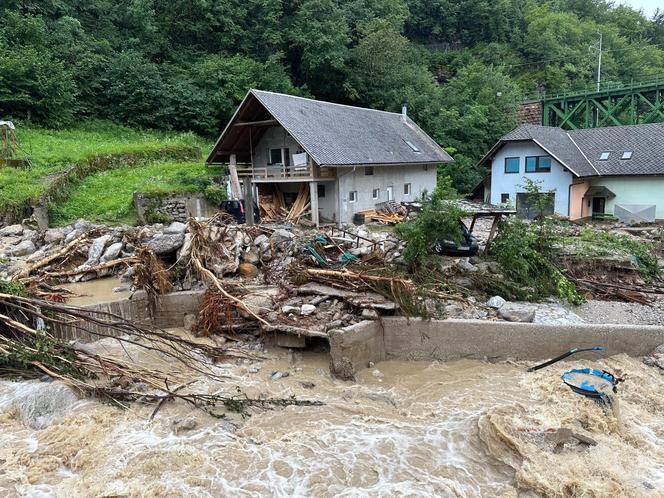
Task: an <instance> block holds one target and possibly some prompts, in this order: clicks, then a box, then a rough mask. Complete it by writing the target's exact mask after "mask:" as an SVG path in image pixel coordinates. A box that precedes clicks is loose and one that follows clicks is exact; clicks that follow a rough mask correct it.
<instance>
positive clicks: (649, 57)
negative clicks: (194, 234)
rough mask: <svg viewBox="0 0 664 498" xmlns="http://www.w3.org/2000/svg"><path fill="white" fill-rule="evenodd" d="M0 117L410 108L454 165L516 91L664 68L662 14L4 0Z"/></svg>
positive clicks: (527, 5) (506, 113) (171, 118)
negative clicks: (255, 93)
mask: <svg viewBox="0 0 664 498" xmlns="http://www.w3.org/2000/svg"><path fill="white" fill-rule="evenodd" d="M2 5H3V8H4V10H2V11H0V26H2V29H0V117H2V118H12V119H15V120H29V121H31V122H33V123H34V124H38V125H46V126H54V127H56V126H66V125H69V124H71V123H72V122H74V121H75V120H80V119H84V118H88V117H95V118H106V119H112V120H115V121H117V122H121V123H126V124H129V125H134V126H142V127H149V128H161V129H173V130H183V131H194V132H196V133H198V134H201V135H204V136H208V137H210V136H213V135H215V134H216V133H218V131H219V129H220V128H221V127H222V125H223V124H224V123H225V122H226V121H227V120H228V119H229V117H230V116H231V113H232V112H233V110H234V108H235V107H236V105H237V104H238V102H239V101H240V99H241V98H242V97H243V96H244V94H245V93H246V91H247V89H248V88H250V87H257V88H262V89H267V90H274V91H282V92H291V93H299V94H303V95H311V96H314V97H316V98H320V99H325V100H332V101H336V102H344V103H350V104H356V105H363V106H372V107H377V108H382V109H386V110H392V111H398V110H399V109H400V107H401V105H402V104H403V103H404V102H408V104H409V107H410V113H411V115H412V116H413V118H414V119H415V120H417V121H418V122H419V123H420V124H421V125H422V126H423V127H424V129H425V130H426V131H427V132H428V133H430V134H431V135H432V136H433V137H434V138H435V139H436V140H438V141H439V142H441V143H443V144H444V145H445V146H447V147H450V150H451V151H452V152H453V153H454V155H455V159H456V160H457V163H456V165H455V167H454V168H453V169H451V168H447V169H446V170H444V171H443V173H445V174H451V175H452V177H453V180H454V182H455V185H456V186H457V187H458V188H459V189H460V190H462V191H467V190H469V189H470V188H471V187H472V186H473V184H474V183H475V182H476V181H477V180H478V179H479V178H480V177H481V176H482V175H481V172H478V171H477V170H476V167H475V164H476V162H477V159H478V158H479V157H480V156H481V154H482V153H483V152H485V151H486V150H487V149H488V148H489V147H490V145H491V144H492V143H493V142H494V141H495V140H496V138H497V137H498V136H500V135H501V134H503V133H504V132H506V131H507V130H509V129H510V128H511V127H512V126H513V125H514V110H515V107H516V105H517V103H518V102H519V101H520V100H521V99H522V98H523V96H524V94H532V93H533V92H536V91H542V90H545V91H547V92H558V91H563V90H570V89H578V88H581V87H587V86H588V85H590V84H591V83H592V81H593V79H594V75H595V63H596V60H597V48H596V44H597V38H598V32H600V31H601V33H602V34H603V36H604V70H603V80H604V81H605V82H607V83H615V82H623V83H629V82H631V81H641V80H646V79H649V78H652V77H655V76H657V75H661V74H662V73H664V50H663V48H664V12H661V11H660V12H658V13H657V14H656V15H655V16H654V17H653V18H652V19H647V18H646V17H644V16H643V15H642V14H641V13H639V12H637V11H634V10H632V9H631V8H629V7H625V6H618V7H613V3H612V2H609V1H607V0H585V1H579V0H549V1H543V0H227V1H222V2H211V1H207V0H168V1H167V0H89V1H80V0H5V1H4V2H2Z"/></svg>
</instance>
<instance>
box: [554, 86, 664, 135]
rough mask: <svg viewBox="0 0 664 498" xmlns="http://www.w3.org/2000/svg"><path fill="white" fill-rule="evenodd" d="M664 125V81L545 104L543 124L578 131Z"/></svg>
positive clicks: (562, 97)
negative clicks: (604, 127) (626, 126)
mask: <svg viewBox="0 0 664 498" xmlns="http://www.w3.org/2000/svg"><path fill="white" fill-rule="evenodd" d="M659 122H664V80H662V81H657V82H651V83H642V84H635V85H629V86H623V87H617V88H609V89H606V90H601V91H599V92H583V93H570V94H566V95H557V96H555V97H547V98H545V99H544V100H543V101H542V124H544V125H546V126H559V127H561V128H565V129H570V130H575V129H577V128H596V127H601V126H620V125H630V124H643V123H659Z"/></svg>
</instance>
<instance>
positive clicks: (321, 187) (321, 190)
mask: <svg viewBox="0 0 664 498" xmlns="http://www.w3.org/2000/svg"><path fill="white" fill-rule="evenodd" d="M318 197H319V198H320V199H322V198H324V197H325V185H318Z"/></svg>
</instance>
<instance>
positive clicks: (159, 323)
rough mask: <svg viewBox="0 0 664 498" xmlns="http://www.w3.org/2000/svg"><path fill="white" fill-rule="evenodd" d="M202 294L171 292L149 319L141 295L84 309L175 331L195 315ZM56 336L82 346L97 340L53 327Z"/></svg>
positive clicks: (96, 328) (103, 331)
mask: <svg viewBox="0 0 664 498" xmlns="http://www.w3.org/2000/svg"><path fill="white" fill-rule="evenodd" d="M202 297H203V291H187V292H174V293H172V294H165V295H163V296H161V298H160V300H159V304H158V308H157V312H156V313H155V316H154V317H151V316H150V310H149V307H148V300H147V297H146V295H145V292H143V291H140V292H136V293H135V294H134V295H133V296H132V298H131V299H123V300H121V301H112V302H107V303H98V304H93V305H90V306H85V307H84V308H85V309H86V310H89V311H92V312H95V311H98V312H102V313H112V314H114V315H117V316H121V317H122V318H125V319H127V320H130V321H133V322H137V323H144V324H152V325H154V326H155V327H157V328H163V329H165V328H175V327H182V326H183V325H184V315H186V314H198V310H199V308H200V305H201V300H202ZM86 329H88V330H90V331H92V332H98V333H100V334H104V335H108V334H109V330H108V329H107V328H105V327H101V326H91V325H86ZM54 333H55V335H56V336H58V337H61V338H64V339H76V340H78V341H82V342H90V341H95V340H97V339H99V336H95V335H94V334H91V333H89V332H87V331H84V330H80V329H77V328H76V327H74V326H70V325H66V326H65V325H59V326H57V327H55V329H54Z"/></svg>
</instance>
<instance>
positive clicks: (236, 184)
mask: <svg viewBox="0 0 664 498" xmlns="http://www.w3.org/2000/svg"><path fill="white" fill-rule="evenodd" d="M228 173H229V175H230V177H231V195H232V196H233V199H239V198H240V179H239V178H238V176H237V156H236V155H235V154H231V157H230V162H229V164H228Z"/></svg>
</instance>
